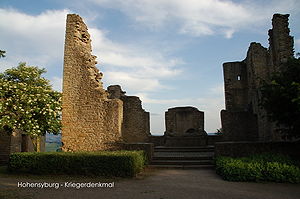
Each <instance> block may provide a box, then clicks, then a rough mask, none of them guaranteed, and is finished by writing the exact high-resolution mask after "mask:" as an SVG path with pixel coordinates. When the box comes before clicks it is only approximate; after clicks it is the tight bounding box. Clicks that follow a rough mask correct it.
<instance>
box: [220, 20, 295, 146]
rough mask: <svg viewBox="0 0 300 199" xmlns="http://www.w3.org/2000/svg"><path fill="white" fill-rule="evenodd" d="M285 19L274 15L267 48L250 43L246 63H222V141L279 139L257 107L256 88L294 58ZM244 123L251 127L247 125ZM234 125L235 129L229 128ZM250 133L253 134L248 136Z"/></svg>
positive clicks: (274, 129)
mask: <svg viewBox="0 0 300 199" xmlns="http://www.w3.org/2000/svg"><path fill="white" fill-rule="evenodd" d="M288 17H289V15H280V14H275V15H274V16H273V19H272V25H273V28H272V29H271V30H269V45H270V46H269V49H267V48H264V47H263V46H262V45H261V44H259V43H255V42H252V43H251V44H250V46H249V48H248V52H247V57H246V59H245V60H243V61H241V62H228V63H225V64H223V71H224V85H225V103H226V112H225V111H222V113H221V115H222V128H223V131H224V139H225V140H253V139H254V138H256V140H260V141H274V140H280V139H281V137H280V135H279V134H278V131H276V126H275V124H274V123H272V122H271V121H269V120H268V118H267V114H266V112H265V110H264V109H262V108H261V107H260V106H259V102H260V99H261V93H260V91H259V88H260V87H261V85H262V82H263V81H265V82H268V81H270V77H271V75H272V73H273V72H278V71H280V68H281V66H282V64H283V63H284V62H286V61H287V59H288V58H289V57H292V56H293V53H294V52H293V38H292V37H291V36H290V35H289V32H290V30H289V28H288ZM242 112H244V113H242ZM247 120H249V123H250V124H253V126H251V125H250V126H249V124H247V122H246V121H247ZM234 124H235V125H236V126H232V125H234ZM249 127H250V129H249ZM256 127H257V128H256ZM250 130H251V131H252V134H253V135H250V134H249V133H250ZM234 135H236V136H237V137H234Z"/></svg>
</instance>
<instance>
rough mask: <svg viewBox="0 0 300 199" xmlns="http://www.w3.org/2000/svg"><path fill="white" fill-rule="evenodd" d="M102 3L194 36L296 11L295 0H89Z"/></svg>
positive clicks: (228, 31)
mask: <svg viewBox="0 0 300 199" xmlns="http://www.w3.org/2000/svg"><path fill="white" fill-rule="evenodd" d="M90 1H91V2H94V3H95V4H97V5H99V6H102V7H109V8H113V9H117V10H120V11H121V12H123V13H125V14H126V15H128V16H129V17H131V18H132V19H133V20H134V21H135V22H137V23H140V24H143V25H146V26H148V27H150V28H162V27H168V26H167V24H168V23H170V22H171V23H173V24H176V25H177V26H178V31H179V32H180V33H183V34H190V35H193V36H201V35H212V34H222V35H224V36H225V37H226V38H231V37H232V35H233V33H234V32H236V31H239V30H240V29H245V28H246V29H253V27H256V26H257V25H258V24H261V23H264V22H265V21H267V20H270V17H271V16H272V14H274V13H276V12H282V13H285V12H288V13H290V12H291V11H296V10H297V9H295V8H297V6H300V5H299V2H297V1H296V0H287V1H280V0H272V1H268V3H265V2H259V1H255V2H251V1H240V2H233V1H230V0H185V1H182V0H172V1H170V0H155V1H153V0H110V1H108V0H90Z"/></svg>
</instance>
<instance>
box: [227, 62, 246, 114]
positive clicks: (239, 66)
mask: <svg viewBox="0 0 300 199" xmlns="http://www.w3.org/2000/svg"><path fill="white" fill-rule="evenodd" d="M223 73H224V84H225V86H224V88H225V105H226V109H227V110H234V111H242V110H246V109H247V106H248V102H247V97H248V96H247V94H248V93H247V92H248V86H247V68H246V64H245V63H244V62H227V63H224V64H223Z"/></svg>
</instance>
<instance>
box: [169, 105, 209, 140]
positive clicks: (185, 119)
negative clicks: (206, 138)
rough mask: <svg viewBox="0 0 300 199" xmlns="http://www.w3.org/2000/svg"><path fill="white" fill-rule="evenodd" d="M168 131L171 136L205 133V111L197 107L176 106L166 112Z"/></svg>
mask: <svg viewBox="0 0 300 199" xmlns="http://www.w3.org/2000/svg"><path fill="white" fill-rule="evenodd" d="M165 123H166V133H165V135H169V136H194V135H203V134H204V112H202V111H199V110H198V109H197V108H195V107H175V108H170V109H168V111H167V112H165Z"/></svg>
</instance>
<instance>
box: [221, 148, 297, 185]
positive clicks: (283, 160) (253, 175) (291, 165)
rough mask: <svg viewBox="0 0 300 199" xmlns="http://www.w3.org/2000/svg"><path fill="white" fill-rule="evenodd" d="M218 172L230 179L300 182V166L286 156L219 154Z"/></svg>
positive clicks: (225, 178)
mask: <svg viewBox="0 0 300 199" xmlns="http://www.w3.org/2000/svg"><path fill="white" fill-rule="evenodd" d="M216 172H217V174H219V175H220V176H221V177H222V178H223V179H224V180H228V181H256V182H258V181H271V182H290V183H300V168H299V166H298V165H297V163H296V162H294V161H293V160H292V159H290V158H289V157H286V156H282V155H275V154H261V155H254V156H250V157H244V158H231V157H224V156H219V157H217V158H216Z"/></svg>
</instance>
